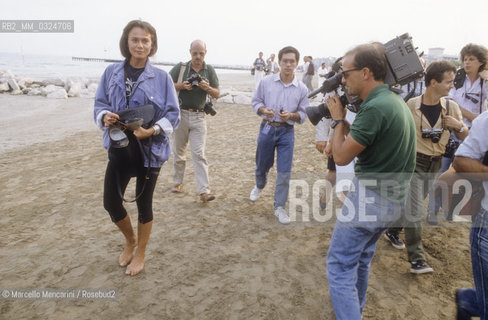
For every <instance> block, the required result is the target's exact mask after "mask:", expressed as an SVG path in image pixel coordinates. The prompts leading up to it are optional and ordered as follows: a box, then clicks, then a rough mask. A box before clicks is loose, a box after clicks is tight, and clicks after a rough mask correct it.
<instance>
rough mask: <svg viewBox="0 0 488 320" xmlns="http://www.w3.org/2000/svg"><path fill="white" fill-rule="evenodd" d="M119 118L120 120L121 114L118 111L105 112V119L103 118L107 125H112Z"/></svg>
mask: <svg viewBox="0 0 488 320" xmlns="http://www.w3.org/2000/svg"><path fill="white" fill-rule="evenodd" d="M117 120H119V115H118V114H116V113H112V112H109V113H106V114H104V115H103V119H102V121H103V124H104V126H106V127H110V126H111V125H113V124H114V123H116V122H117Z"/></svg>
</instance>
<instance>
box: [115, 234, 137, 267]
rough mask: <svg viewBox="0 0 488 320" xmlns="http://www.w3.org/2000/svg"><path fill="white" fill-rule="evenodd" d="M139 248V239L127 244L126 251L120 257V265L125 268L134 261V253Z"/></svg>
mask: <svg viewBox="0 0 488 320" xmlns="http://www.w3.org/2000/svg"><path fill="white" fill-rule="evenodd" d="M136 247H137V239H136V238H134V240H133V241H131V242H127V243H126V244H125V248H124V251H122V253H121V254H120V256H119V265H120V266H121V267H125V266H126V265H128V264H129V262H130V261H131V260H132V252H133V251H134V249H135V248H136Z"/></svg>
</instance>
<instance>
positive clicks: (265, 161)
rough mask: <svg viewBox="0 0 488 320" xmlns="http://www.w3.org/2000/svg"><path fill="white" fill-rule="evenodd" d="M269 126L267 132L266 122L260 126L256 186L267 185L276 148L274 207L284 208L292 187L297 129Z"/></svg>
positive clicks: (262, 186) (260, 187) (261, 187)
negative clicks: (265, 129)
mask: <svg viewBox="0 0 488 320" xmlns="http://www.w3.org/2000/svg"><path fill="white" fill-rule="evenodd" d="M268 126H269V127H270V128H269V131H268V132H267V133H265V132H264V131H263V129H264V128H265V124H264V122H262V123H261V126H260V127H259V136H258V146H257V148H256V170H255V176H256V186H257V187H258V188H259V189H263V188H264V187H265V186H266V182H267V177H268V172H269V169H271V167H272V166H273V163H274V154H275V149H276V164H277V165H276V167H277V175H276V186H275V192H274V208H275V209H276V208H278V207H282V208H284V207H285V204H286V201H287V199H288V190H289V188H290V177H291V166H292V163H293V147H294V145H295V131H294V129H293V126H282V127H273V126H271V125H268Z"/></svg>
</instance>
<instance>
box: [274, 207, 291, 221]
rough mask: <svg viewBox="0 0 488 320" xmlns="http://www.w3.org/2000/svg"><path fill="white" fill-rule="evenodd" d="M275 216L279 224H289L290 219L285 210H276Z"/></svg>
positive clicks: (280, 208) (279, 208)
mask: <svg viewBox="0 0 488 320" xmlns="http://www.w3.org/2000/svg"><path fill="white" fill-rule="evenodd" d="M275 216H276V218H278V220H279V221H280V223H283V224H289V223H290V217H288V214H287V213H286V210H285V209H283V208H282V207H278V208H276V210H275Z"/></svg>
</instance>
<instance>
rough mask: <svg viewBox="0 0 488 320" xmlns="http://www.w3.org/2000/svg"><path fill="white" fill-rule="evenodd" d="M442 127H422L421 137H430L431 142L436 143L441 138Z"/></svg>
mask: <svg viewBox="0 0 488 320" xmlns="http://www.w3.org/2000/svg"><path fill="white" fill-rule="evenodd" d="M443 131H444V129H441V128H434V129H422V138H423V139H430V140H432V142H433V143H438V142H439V140H441V136H442V132H443Z"/></svg>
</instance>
